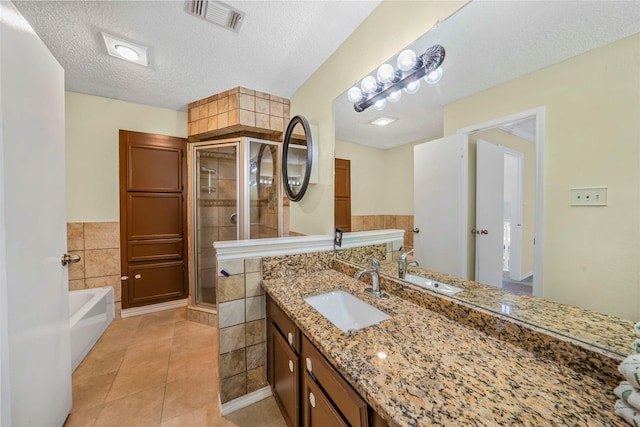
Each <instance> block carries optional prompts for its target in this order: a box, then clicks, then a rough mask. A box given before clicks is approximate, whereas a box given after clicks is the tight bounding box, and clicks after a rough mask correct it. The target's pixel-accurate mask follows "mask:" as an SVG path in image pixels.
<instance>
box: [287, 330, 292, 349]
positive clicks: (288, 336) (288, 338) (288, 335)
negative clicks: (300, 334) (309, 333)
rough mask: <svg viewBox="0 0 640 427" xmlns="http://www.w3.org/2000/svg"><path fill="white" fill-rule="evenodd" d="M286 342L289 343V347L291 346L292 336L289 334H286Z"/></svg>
mask: <svg viewBox="0 0 640 427" xmlns="http://www.w3.org/2000/svg"><path fill="white" fill-rule="evenodd" d="M287 341H289V345H291V346H292V345H293V334H292V333H291V332H289V333H288V334H287Z"/></svg>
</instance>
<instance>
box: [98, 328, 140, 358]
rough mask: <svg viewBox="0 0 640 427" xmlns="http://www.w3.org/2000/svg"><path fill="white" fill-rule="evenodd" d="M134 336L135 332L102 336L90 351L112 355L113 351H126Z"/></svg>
mask: <svg viewBox="0 0 640 427" xmlns="http://www.w3.org/2000/svg"><path fill="white" fill-rule="evenodd" d="M134 336H135V331H133V332H122V333H117V334H116V333H111V334H105V335H102V337H101V338H100V339H99V340H98V342H97V343H96V345H95V346H94V347H93V348H92V349H91V351H92V352H96V353H113V352H114V351H120V350H126V349H127V347H129V344H131V342H132V341H133V338H134Z"/></svg>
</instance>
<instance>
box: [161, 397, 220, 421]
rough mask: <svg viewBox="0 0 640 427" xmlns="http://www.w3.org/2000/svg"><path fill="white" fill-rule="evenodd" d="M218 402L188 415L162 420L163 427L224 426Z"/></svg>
mask: <svg viewBox="0 0 640 427" xmlns="http://www.w3.org/2000/svg"><path fill="white" fill-rule="evenodd" d="M222 423H223V419H222V416H221V415H220V407H219V405H218V403H217V402H215V403H210V404H207V405H205V406H202V407H200V408H198V409H196V410H193V411H191V412H187V413H186V414H182V415H178V416H177V417H173V418H170V419H165V418H163V419H162V424H161V426H162V427H196V426H197V427H218V426H222V425H223V424H222Z"/></svg>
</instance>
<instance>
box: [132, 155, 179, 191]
mask: <svg viewBox="0 0 640 427" xmlns="http://www.w3.org/2000/svg"><path fill="white" fill-rule="evenodd" d="M181 162H182V153H181V150H180V149H175V148H165V147H148V146H141V145H130V146H129V173H128V176H129V179H128V184H127V190H128V191H156V192H163V191H167V192H181V191H182V170H181Z"/></svg>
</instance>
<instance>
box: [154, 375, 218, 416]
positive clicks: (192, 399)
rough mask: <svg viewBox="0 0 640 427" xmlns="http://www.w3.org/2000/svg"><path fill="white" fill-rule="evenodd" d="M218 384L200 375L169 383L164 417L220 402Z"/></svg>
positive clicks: (165, 398)
mask: <svg viewBox="0 0 640 427" xmlns="http://www.w3.org/2000/svg"><path fill="white" fill-rule="evenodd" d="M217 388H218V384H217V382H213V381H211V379H209V378H203V377H200V376H195V377H188V378H183V379H181V380H177V381H172V382H170V383H167V390H166V392H165V396H164V406H163V408H162V418H163V419H170V418H174V417H177V416H178V415H182V414H186V413H188V412H191V411H193V410H196V409H198V408H201V407H202V406H204V405H209V404H212V403H216V404H217V402H218V392H217Z"/></svg>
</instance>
